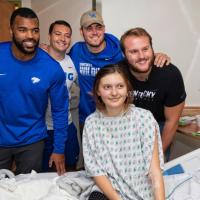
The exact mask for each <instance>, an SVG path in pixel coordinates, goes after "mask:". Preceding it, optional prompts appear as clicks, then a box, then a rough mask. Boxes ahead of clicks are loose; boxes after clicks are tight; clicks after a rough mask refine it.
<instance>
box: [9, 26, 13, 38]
mask: <svg viewBox="0 0 200 200" xmlns="http://www.w3.org/2000/svg"><path fill="white" fill-rule="evenodd" d="M9 32H10V36H11V38H12V37H13V30H12V28H11V27H10V30H9Z"/></svg>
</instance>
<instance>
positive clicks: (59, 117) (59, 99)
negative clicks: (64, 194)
mask: <svg viewBox="0 0 200 200" xmlns="http://www.w3.org/2000/svg"><path fill="white" fill-rule="evenodd" d="M58 66H59V67H58V68H57V72H55V76H54V77H55V80H54V82H53V83H52V85H51V88H50V91H49V96H50V102H51V112H52V119H53V127H54V150H53V153H52V155H51V157H50V161H49V166H51V165H52V163H54V164H55V166H56V170H57V173H58V174H59V175H62V174H63V173H65V158H64V151H65V141H66V140H67V136H68V133H67V127H68V103H69V98H68V97H69V96H68V90H67V87H66V84H65V82H66V79H65V74H64V72H63V70H62V68H61V67H60V65H58Z"/></svg>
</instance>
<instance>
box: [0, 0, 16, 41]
mask: <svg viewBox="0 0 200 200" xmlns="http://www.w3.org/2000/svg"><path fill="white" fill-rule="evenodd" d="M13 11H14V5H13V4H11V3H9V2H8V1H7V0H0V42H2V41H8V40H11V38H10V25H9V23H10V16H11V14H12V12H13Z"/></svg>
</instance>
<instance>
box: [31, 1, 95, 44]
mask: <svg viewBox="0 0 200 200" xmlns="http://www.w3.org/2000/svg"><path fill="white" fill-rule="evenodd" d="M31 7H32V9H33V10H34V11H36V12H37V14H38V17H39V19H40V29H41V31H40V33H41V42H44V43H48V37H47V35H48V29H49V25H50V24H51V23H52V22H54V21H55V20H66V21H67V22H69V23H70V24H71V26H72V29H73V35H72V41H77V40H80V39H82V38H81V36H80V32H79V28H80V16H81V14H82V13H83V12H85V11H87V10H89V9H91V8H92V1H91V0H84V1H83V0H31Z"/></svg>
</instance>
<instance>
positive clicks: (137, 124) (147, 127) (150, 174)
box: [83, 65, 165, 200]
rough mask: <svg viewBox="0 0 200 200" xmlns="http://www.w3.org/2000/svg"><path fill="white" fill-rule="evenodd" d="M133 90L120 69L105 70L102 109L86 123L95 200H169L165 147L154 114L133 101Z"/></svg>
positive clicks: (99, 90)
mask: <svg viewBox="0 0 200 200" xmlns="http://www.w3.org/2000/svg"><path fill="white" fill-rule="evenodd" d="M130 91H132V87H131V85H130V83H129V81H128V79H127V78H126V74H125V72H124V71H123V69H122V68H121V67H119V66H118V65H108V66H106V67H104V68H102V69H100V70H99V72H98V73H97V75H96V79H95V82H94V88H93V95H94V98H95V101H96V107H97V110H96V111H95V112H94V113H93V114H91V115H90V116H89V117H88V118H87V119H86V122H85V126H84V131H83V155H84V161H85V170H86V172H87V174H88V175H89V176H91V177H93V178H94V181H95V183H96V186H97V187H96V189H93V192H92V193H91V195H90V197H89V200H98V199H102V200H103V199H105V200H107V199H109V200H151V199H156V200H161V199H162V200H164V199H165V197H164V183H163V177H162V173H161V167H160V166H163V155H162V145H161V139H160V133H159V128H158V124H157V122H156V121H155V119H154V118H153V115H152V114H151V113H150V112H149V111H147V110H144V109H141V108H137V107H135V106H134V105H133V104H131V102H132V96H131V95H129V94H131V93H130Z"/></svg>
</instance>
